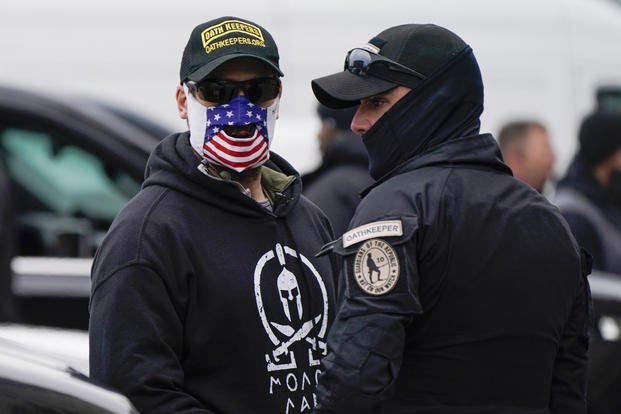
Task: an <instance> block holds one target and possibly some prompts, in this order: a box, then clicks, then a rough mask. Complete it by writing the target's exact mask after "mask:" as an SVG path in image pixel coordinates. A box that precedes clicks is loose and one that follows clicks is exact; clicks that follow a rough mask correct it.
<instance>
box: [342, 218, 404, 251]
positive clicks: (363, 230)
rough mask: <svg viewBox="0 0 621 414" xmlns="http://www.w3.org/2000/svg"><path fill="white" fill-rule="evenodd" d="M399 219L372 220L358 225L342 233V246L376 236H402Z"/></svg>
mask: <svg viewBox="0 0 621 414" xmlns="http://www.w3.org/2000/svg"><path fill="white" fill-rule="evenodd" d="M402 235H403V226H402V225H401V220H384V221H374V222H373V223H368V224H364V225H362V226H358V227H356V228H355V229H351V230H349V231H348V232H346V233H345V234H343V247H348V246H351V245H352V244H356V243H359V242H361V241H365V240H369V239H373V238H376V237H389V236H402Z"/></svg>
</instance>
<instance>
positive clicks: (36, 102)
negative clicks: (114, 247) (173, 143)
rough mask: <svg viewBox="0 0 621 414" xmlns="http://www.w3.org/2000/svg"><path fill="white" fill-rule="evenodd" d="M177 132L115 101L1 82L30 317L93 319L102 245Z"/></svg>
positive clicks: (17, 247) (16, 276)
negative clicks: (162, 143)
mask: <svg viewBox="0 0 621 414" xmlns="http://www.w3.org/2000/svg"><path fill="white" fill-rule="evenodd" d="M168 133H169V129H167V128H165V127H162V126H159V125H158V124H157V123H156V122H154V121H152V120H149V119H147V118H145V117H142V116H140V115H137V114H135V113H132V112H131V111H128V110H126V109H123V108H119V107H116V106H113V105H110V104H108V103H103V102H99V101H96V100H93V99H86V98H81V97H75V96H53V95H44V94H40V93H35V92H32V91H26V90H23V89H17V88H12V87H0V167H2V168H3V169H4V170H5V172H6V175H7V176H8V181H9V183H10V189H11V193H10V195H11V199H12V200H11V205H12V212H13V220H12V222H14V223H15V227H16V228H15V229H14V230H15V231H14V233H15V237H14V239H15V243H14V246H13V247H14V259H13V261H12V270H13V275H12V278H13V281H12V283H13V288H12V290H13V293H14V295H15V302H16V305H17V306H16V308H17V311H18V317H19V320H20V321H23V322H26V323H31V324H42V325H52V326H63V327H69V328H81V329H86V328H87V322H88V313H87V304H88V294H89V286H90V280H89V273H90V264H91V261H92V257H93V254H94V252H95V250H96V249H97V247H98V246H99V243H100V242H101V240H102V238H103V236H104V235H105V233H106V231H107V230H108V227H109V226H110V224H111V222H112V220H113V219H114V217H115V216H116V214H117V213H118V211H119V210H120V209H121V208H122V207H123V205H124V204H125V203H126V202H127V201H128V200H129V199H130V198H131V197H132V196H133V195H134V194H135V193H136V192H137V191H138V190H139V189H140V185H141V182H142V180H143V175H144V169H145V165H146V161H147V158H148V156H149V154H150V152H151V151H152V150H153V148H154V147H155V146H156V145H157V143H158V142H159V140H161V139H162V138H164V136H166V135H167V134H168ZM6 247H7V246H2V248H6ZM0 273H1V271H0Z"/></svg>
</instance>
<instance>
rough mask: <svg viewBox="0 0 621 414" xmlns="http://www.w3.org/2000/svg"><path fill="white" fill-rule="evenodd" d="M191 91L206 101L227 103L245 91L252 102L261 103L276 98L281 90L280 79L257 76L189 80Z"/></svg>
mask: <svg viewBox="0 0 621 414" xmlns="http://www.w3.org/2000/svg"><path fill="white" fill-rule="evenodd" d="M188 88H190V92H193V93H197V94H198V97H199V98H201V99H202V100H204V101H208V102H215V103H218V104H225V103H228V102H230V101H231V99H233V98H234V97H236V96H237V95H238V94H239V91H240V90H241V91H243V92H244V95H246V97H247V98H248V100H249V101H250V102H252V103H256V104H258V103H261V102H265V101H269V100H270V99H274V98H276V97H277V96H278V93H279V92H280V79H278V78H256V79H250V80H247V81H241V82H238V81H230V80H223V79H203V80H202V81H200V82H188Z"/></svg>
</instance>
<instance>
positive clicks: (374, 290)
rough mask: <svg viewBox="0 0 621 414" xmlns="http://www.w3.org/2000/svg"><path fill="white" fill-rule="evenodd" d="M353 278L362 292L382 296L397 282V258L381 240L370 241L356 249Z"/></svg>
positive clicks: (390, 248) (392, 249) (393, 250)
mask: <svg viewBox="0 0 621 414" xmlns="http://www.w3.org/2000/svg"><path fill="white" fill-rule="evenodd" d="M354 277H355V278H356V283H358V286H360V289H362V290H363V291H364V292H366V293H368V294H370V295H375V296H377V295H383V294H385V293H388V292H390V291H391V290H392V288H394V287H395V285H396V284H397V280H399V258H398V257H397V253H396V252H395V249H394V248H393V247H392V246H391V245H390V244H389V243H387V242H385V241H384V240H382V239H371V240H369V241H367V242H365V243H364V244H362V245H361V246H360V247H359V248H358V252H357V253H356V257H355V259H354Z"/></svg>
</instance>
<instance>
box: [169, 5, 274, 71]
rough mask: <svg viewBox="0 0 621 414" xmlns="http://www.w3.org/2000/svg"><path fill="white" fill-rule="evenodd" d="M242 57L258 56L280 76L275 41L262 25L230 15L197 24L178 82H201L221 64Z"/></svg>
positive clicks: (182, 62) (184, 56)
mask: <svg viewBox="0 0 621 414" xmlns="http://www.w3.org/2000/svg"><path fill="white" fill-rule="evenodd" d="M243 57H250V58H256V59H259V60H260V61H262V62H264V63H266V64H267V65H268V66H269V67H271V68H272V69H274V71H275V72H276V73H277V74H278V76H283V73H282V71H281V70H280V67H279V65H278V61H279V56H278V47H277V46H276V42H274V39H273V38H272V35H270V34H269V32H268V31H267V30H265V29H264V28H263V27H261V26H259V25H258V24H256V23H253V22H251V21H249V20H245V19H241V18H239V17H232V16H225V17H220V18H217V19H214V20H210V21H208V22H206V23H202V24H199V25H198V26H196V27H195V28H194V30H192V33H191V34H190V38H189V40H188V43H187V45H186V47H185V49H184V51H183V58H182V59H181V69H180V80H181V83H184V82H187V81H193V82H200V81H201V80H203V79H205V78H206V77H207V76H208V75H209V74H210V73H211V72H212V71H213V70H214V69H216V68H217V67H218V66H220V65H222V64H223V63H225V62H228V61H229V60H232V59H237V58H243Z"/></svg>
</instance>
